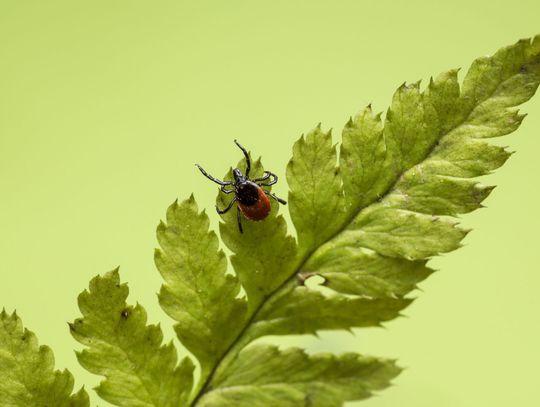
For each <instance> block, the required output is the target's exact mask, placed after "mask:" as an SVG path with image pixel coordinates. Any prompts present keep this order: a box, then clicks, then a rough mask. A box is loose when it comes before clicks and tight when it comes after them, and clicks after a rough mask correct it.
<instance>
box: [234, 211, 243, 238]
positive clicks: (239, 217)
mask: <svg viewBox="0 0 540 407" xmlns="http://www.w3.org/2000/svg"><path fill="white" fill-rule="evenodd" d="M236 220H237V221H238V230H240V233H244V229H242V214H241V213H240V208H239V207H238V206H237V207H236Z"/></svg>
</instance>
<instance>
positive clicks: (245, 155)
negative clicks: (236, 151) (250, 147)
mask: <svg viewBox="0 0 540 407" xmlns="http://www.w3.org/2000/svg"><path fill="white" fill-rule="evenodd" d="M234 142H235V143H236V145H237V146H238V147H240V150H242V152H243V153H244V157H246V178H249V170H251V160H250V159H249V154H248V152H247V151H246V149H245V148H244V147H242V146H241V145H240V143H238V141H236V140H234Z"/></svg>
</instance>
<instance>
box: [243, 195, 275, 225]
mask: <svg viewBox="0 0 540 407" xmlns="http://www.w3.org/2000/svg"><path fill="white" fill-rule="evenodd" d="M257 193H258V198H257V201H256V202H255V203H254V204H253V205H244V204H242V203H240V202H238V207H239V208H240V211H241V212H242V214H243V215H244V216H245V217H246V218H248V219H249V220H262V219H264V218H266V217H267V216H268V214H269V213H270V201H269V200H268V197H267V196H266V194H265V193H264V191H263V190H262V188H258V191H257Z"/></svg>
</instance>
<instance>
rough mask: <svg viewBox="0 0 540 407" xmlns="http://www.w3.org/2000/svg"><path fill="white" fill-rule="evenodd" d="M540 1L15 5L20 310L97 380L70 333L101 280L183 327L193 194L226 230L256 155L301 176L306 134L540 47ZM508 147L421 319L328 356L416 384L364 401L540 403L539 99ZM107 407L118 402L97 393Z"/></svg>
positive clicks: (153, 316)
mask: <svg viewBox="0 0 540 407" xmlns="http://www.w3.org/2000/svg"><path fill="white" fill-rule="evenodd" d="M539 15H540V2H538V0H519V1H493V0H491V1H470V0H469V1H466V0H454V1H446V2H438V1H433V0H430V1H415V0H412V1H406V2H397V1H389V0H379V1H371V2H368V1H359V0H357V1H343V0H341V1H337V0H335V1H315V2H314V1H290V0H289V1H271V2H261V1H239V0H231V1H218V0H213V1H199V2H186V1H178V0H176V1H164V0H160V1H134V0H130V1H113V0H107V1H104V0H99V1H97V0H94V1H67V0H63V1H59V0H48V1H37V0H35V1H23V0H17V1H15V0H0V188H1V189H0V194H1V195H0V231H1V233H0V275H1V279H0V282H1V283H0V306H5V307H6V309H7V310H8V311H11V310H13V309H14V308H16V309H17V312H18V313H19V314H20V315H21V317H22V318H23V321H24V323H25V324H26V326H28V327H29V328H30V329H32V330H33V331H35V332H36V333H37V335H38V337H39V339H40V342H41V343H45V344H48V345H50V346H51V347H52V348H53V350H54V352H55V355H56V361H57V366H58V367H60V368H64V367H68V368H69V369H70V370H71V371H72V372H74V374H75V376H76V385H77V386H80V385H82V384H84V385H85V386H87V387H93V386H94V385H96V383H97V382H98V378H97V377H95V376H91V375H90V374H88V373H86V372H85V371H83V370H82V368H80V367H79V366H78V364H77V362H76V359H75V356H74V352H73V349H74V348H79V345H78V344H76V343H75V341H74V340H73V339H72V338H71V337H70V335H69V332H68V327H67V324H66V321H70V320H72V319H74V318H75V317H77V316H78V311H77V308H76V302H75V298H76V295H77V294H78V293H79V292H80V291H81V290H82V289H84V288H85V287H86V286H87V283H88V280H89V279H90V278H91V277H92V276H94V275H96V274H98V273H102V272H105V271H107V270H110V269H112V268H114V267H116V266H117V265H121V275H122V278H123V280H127V281H129V284H130V288H131V297H130V299H131V301H132V302H135V301H139V302H140V303H142V304H143V305H144V306H145V307H146V308H147V310H148V313H149V319H150V321H152V322H158V321H160V322H162V325H163V327H164V329H165V334H166V337H167V338H168V339H170V338H172V337H173V332H172V329H170V321H169V319H168V317H166V316H165V315H164V313H163V312H161V310H160V309H159V308H158V305H157V301H156V292H157V291H158V289H159V286H160V277H159V276H158V274H157V272H156V271H155V268H154V265H153V248H154V247H155V246H156V240H155V227H156V225H157V223H158V221H159V219H160V218H162V217H163V215H164V212H165V209H166V207H167V206H168V205H169V204H170V203H171V202H172V201H173V200H174V199H176V197H179V198H180V199H184V198H186V197H188V195H189V194H190V193H191V192H192V191H193V192H194V193H195V195H196V198H197V200H198V202H199V203H200V205H201V207H204V208H206V209H207V210H208V211H209V213H210V216H211V220H212V223H213V225H214V226H215V225H216V224H217V215H215V213H214V212H213V202H214V197H215V194H216V188H215V186H214V185H212V184H211V183H209V182H208V181H207V180H205V179H203V178H202V177H201V175H200V174H199V173H198V171H197V170H196V168H195V167H194V166H193V163H194V162H195V161H197V162H199V163H200V164H202V165H204V166H205V167H206V168H207V169H208V170H209V171H210V172H212V173H214V174H217V175H221V174H223V173H224V171H225V170H226V169H227V168H228V166H229V165H231V164H233V163H235V162H236V161H237V160H238V159H239V158H240V153H239V151H238V150H237V149H236V147H235V146H234V144H233V143H232V140H233V139H234V138H238V139H239V140H240V141H241V142H242V143H243V144H245V145H246V146H247V147H248V148H249V149H251V150H252V151H253V153H254V154H255V155H256V156H258V155H263V157H264V161H265V164H266V166H267V168H269V169H271V170H273V171H275V172H276V173H277V174H278V175H280V176H281V177H282V179H281V182H280V183H279V184H278V185H277V187H276V188H275V191H277V193H278V194H279V195H281V196H286V191H287V185H286V182H285V181H284V175H285V171H284V169H285V165H286V163H287V161H288V159H289V157H290V154H291V146H292V143H293V141H294V140H296V139H297V138H298V137H299V135H300V134H301V133H303V132H306V131H308V130H310V129H311V128H313V127H314V126H315V125H316V124H317V123H318V122H322V123H323V128H325V129H328V128H334V129H335V130H334V137H335V140H336V141H337V140H338V137H339V133H340V129H341V127H342V125H343V124H344V123H345V122H346V120H347V119H348V117H349V116H350V115H352V114H354V113H355V112H356V111H358V110H359V109H360V108H362V107H363V106H365V105H367V104H368V103H370V102H372V103H373V107H374V110H384V109H386V107H387V106H388V104H389V101H390V98H391V95H392V93H393V90H394V89H395V88H397V87H398V86H399V85H400V84H401V83H402V82H403V81H405V80H408V81H416V80H418V79H424V83H425V80H426V79H427V78H429V76H430V75H433V74H437V73H439V72H441V71H444V70H447V69H450V68H454V67H463V68H464V69H466V68H467V66H468V65H469V63H470V62H471V61H472V60H473V59H474V58H476V57H478V56H481V55H484V54H488V53H492V52H493V51H495V50H496V49H498V48H499V47H501V46H504V45H507V44H510V43H513V42H514V41H516V40H517V39H519V38H522V37H530V36H532V35H534V34H538V33H540V24H539V23H538V16H539ZM524 110H525V111H526V112H529V113H530V115H529V117H528V118H527V119H526V120H525V122H524V123H523V125H522V127H521V129H520V130H519V131H518V133H517V134H514V135H511V136H509V137H507V138H506V139H503V140H502V141H501V142H502V143H503V144H507V145H510V146H511V148H512V149H514V150H516V151H517V153H516V154H515V155H514V156H513V157H512V158H511V159H510V161H509V162H508V164H507V165H506V166H505V167H504V168H503V169H502V170H500V171H499V172H498V173H497V174H496V175H493V176H490V177H488V181H486V182H489V183H494V184H497V185H499V188H497V189H496V190H495V191H494V193H493V194H492V195H491V196H490V197H489V198H488V200H487V201H486V206H487V207H488V209H483V210H481V211H478V212H477V213H474V214H471V215H468V216H465V217H464V220H463V224H464V225H465V226H467V227H472V228H474V231H473V233H471V234H470V235H469V236H468V237H467V238H466V241H465V247H463V248H462V249H460V250H459V251H457V252H454V253H451V254H448V255H445V256H443V257H442V258H438V259H436V260H435V261H433V262H432V265H433V266H434V267H435V268H437V269H439V270H440V272H439V273H436V274H435V275H433V276H432V277H431V278H430V279H429V280H428V281H426V282H425V283H423V284H422V289H423V292H417V293H415V295H416V296H418V300H417V301H416V302H415V303H414V304H413V305H412V306H411V307H410V308H409V309H407V310H406V315H407V318H401V319H399V320H396V321H393V322H391V323H388V324H387V325H386V329H368V330H359V331H356V335H355V336H353V335H351V334H349V333H340V334H335V333H324V334H322V335H321V338H322V340H319V339H316V338H313V337H305V338H299V337H295V338H291V339H287V340H286V341H284V342H285V343H288V344H304V345H306V346H308V348H309V349H310V350H333V351H337V352H340V351H344V350H355V351H359V352H362V353H368V354H375V355H381V356H389V357H394V358H398V359H399V360H400V363H401V364H402V365H404V366H406V367H407V368H408V369H407V370H406V371H405V372H404V373H403V374H402V375H401V376H400V377H399V379H398V380H396V385H395V386H393V387H392V388H390V389H389V390H387V391H384V392H382V393H380V395H379V396H377V397H375V398H373V399H370V400H369V401H366V402H363V403H359V404H360V405H365V406H372V407H383V406H384V407H390V406H392V407H394V406H398V405H399V406H415V407H433V406H437V407H465V406H471V407H472V406H475V407H477V406H490V407H496V406H508V405H516V406H536V405H540V393H539V392H538V366H539V365H540V350H539V349H540V346H539V344H540V326H539V322H540V321H539V310H540V295H539V285H540V276H539V271H540V270H539V268H538V264H539V262H540V250H539V247H538V246H539V244H538V242H539V239H538V234H537V231H538V230H539V229H540V216H539V215H538V208H540V192H539V191H538V187H539V182H538V176H539V174H540V160H539V158H538V157H539V156H540V152H539V151H538V148H539V147H540V97H539V96H536V99H533V101H532V102H531V103H529V104H527V105H526V107H525V109H524ZM92 397H93V405H96V403H99V405H101V406H105V405H106V403H104V402H101V401H98V398H97V397H96V396H95V394H92Z"/></svg>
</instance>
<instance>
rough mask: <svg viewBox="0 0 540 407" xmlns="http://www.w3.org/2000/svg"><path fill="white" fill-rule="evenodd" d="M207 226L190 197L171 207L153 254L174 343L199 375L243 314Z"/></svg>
mask: <svg viewBox="0 0 540 407" xmlns="http://www.w3.org/2000/svg"><path fill="white" fill-rule="evenodd" d="M208 227H209V220H208V216H207V215H206V214H205V213H204V212H201V213H199V212H198V208H197V204H196V203H195V199H194V198H193V196H192V197H191V198H189V199H188V200H186V201H184V202H182V203H181V204H178V203H177V202H175V203H174V204H172V205H171V206H170V207H169V209H168V211H167V222H166V223H163V222H162V223H161V224H160V225H159V227H158V230H157V236H158V240H159V244H160V246H161V250H156V252H155V261H156V265H157V267H158V269H159V271H160V273H161V275H162V276H163V279H164V280H165V284H164V285H163V286H162V287H161V291H160V294H159V301H160V304H161V306H162V308H163V309H164V310H165V312H166V313H167V314H168V315H169V316H170V317H171V318H173V319H174V320H175V321H177V323H176V325H175V330H176V333H177V335H178V338H179V339H180V341H181V342H182V344H183V345H184V346H185V347H186V348H187V349H188V350H189V351H191V352H192V353H193V354H194V355H195V356H196V357H197V359H198V360H199V361H200V363H201V367H202V374H203V376H204V375H206V374H207V372H208V370H209V368H210V367H211V366H213V365H214V364H215V363H216V361H217V360H219V358H220V357H221V356H222V355H223V353H224V352H225V350H226V349H227V348H228V346H229V345H230V344H231V342H232V341H233V340H234V339H235V338H236V335H237V334H238V332H239V330H240V329H241V328H242V324H243V322H244V315H245V313H246V301H245V300H244V299H240V298H237V296H238V295H239V292H240V284H239V282H238V279H237V278H236V277H235V276H233V275H231V274H226V271H227V259H226V257H225V254H224V253H223V251H222V250H219V243H218V239H217V236H216V234H215V233H214V232H209V231H208Z"/></svg>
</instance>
